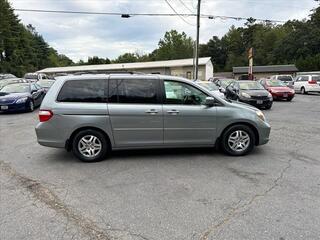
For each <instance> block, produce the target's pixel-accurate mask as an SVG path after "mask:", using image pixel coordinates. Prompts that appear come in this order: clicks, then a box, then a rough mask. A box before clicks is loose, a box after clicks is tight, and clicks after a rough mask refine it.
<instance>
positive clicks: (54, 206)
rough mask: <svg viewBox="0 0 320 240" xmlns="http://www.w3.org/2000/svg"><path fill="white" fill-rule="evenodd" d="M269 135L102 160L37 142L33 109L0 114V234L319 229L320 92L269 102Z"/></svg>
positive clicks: (123, 235)
mask: <svg viewBox="0 0 320 240" xmlns="http://www.w3.org/2000/svg"><path fill="white" fill-rule="evenodd" d="M265 114H266V117H267V119H268V120H269V122H270V123H271V126H272V132H271V141H270V142H269V144H267V145H264V146H261V147H258V148H256V149H255V150H254V152H252V153H251V154H250V155H248V156H245V157H228V156H225V155H224V154H222V153H219V152H216V151H215V150H213V149H179V150H177V149H171V150H143V151H122V152H115V153H113V154H112V157H111V158H110V159H107V160H106V161H103V162H99V163H92V164H86V163H82V162H79V161H78V160H77V159H76V158H74V157H73V155H72V154H71V153H68V152H66V151H64V150H63V149H50V148H45V147H42V146H40V145H38V144H37V142H36V136H35V132H34V126H35V125H36V123H37V121H38V120H37V112H36V111H35V112H34V113H24V114H5V115H4V114H2V115H0V126H1V128H0V152H1V155H0V184H1V187H0V236H1V237H0V238H1V239H2V240H7V239H8V240H9V239H10V240H11V239H130V240H131V239H134V240H142V239H145V240H147V239H148V240H152V239H154V240H175V239H177V240H178V239H179V240H180V239H191V240H194V239H199V240H206V239H260V240H262V239H278V240H286V239H319V238H320V228H319V226H320V217H319V216H320V207H319V206H320V178H319V174H320V156H319V155H320V150H319V144H320V134H319V133H320V96H319V95H307V96H305V95H297V96H296V98H295V99H294V100H293V101H292V102H290V103H288V102H275V103H274V106H273V108H272V109H271V110H270V111H265Z"/></svg>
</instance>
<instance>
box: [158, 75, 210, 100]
mask: <svg viewBox="0 0 320 240" xmlns="http://www.w3.org/2000/svg"><path fill="white" fill-rule="evenodd" d="M164 88H165V103H167V104H184V105H201V104H203V103H204V102H205V99H206V97H207V95H206V94H205V93H203V92H202V91H200V90H198V89H197V88H195V87H193V86H191V85H189V84H186V83H181V82H175V81H165V82H164Z"/></svg>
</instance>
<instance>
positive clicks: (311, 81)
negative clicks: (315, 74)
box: [308, 79, 317, 84]
mask: <svg viewBox="0 0 320 240" xmlns="http://www.w3.org/2000/svg"><path fill="white" fill-rule="evenodd" d="M308 83H309V84H317V81H316V80H313V79H312V80H309V81H308Z"/></svg>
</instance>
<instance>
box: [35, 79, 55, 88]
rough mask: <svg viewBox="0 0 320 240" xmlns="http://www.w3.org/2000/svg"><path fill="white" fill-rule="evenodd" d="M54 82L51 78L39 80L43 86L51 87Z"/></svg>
mask: <svg viewBox="0 0 320 240" xmlns="http://www.w3.org/2000/svg"><path fill="white" fill-rule="evenodd" d="M53 83H54V81H51V80H40V81H38V82H37V84H39V85H40V86H41V87H45V88H49V87H51V85H52V84H53Z"/></svg>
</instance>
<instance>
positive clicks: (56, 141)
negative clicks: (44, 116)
mask: <svg viewBox="0 0 320 240" xmlns="http://www.w3.org/2000/svg"><path fill="white" fill-rule="evenodd" d="M35 131H36V135H37V141H38V143H39V144H40V145H42V146H46V147H53V148H64V147H65V143H66V140H65V139H62V138H60V137H59V136H58V135H57V130H56V129H55V128H54V127H53V126H52V125H51V124H49V123H41V122H40V123H38V125H37V126H36V128H35Z"/></svg>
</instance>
